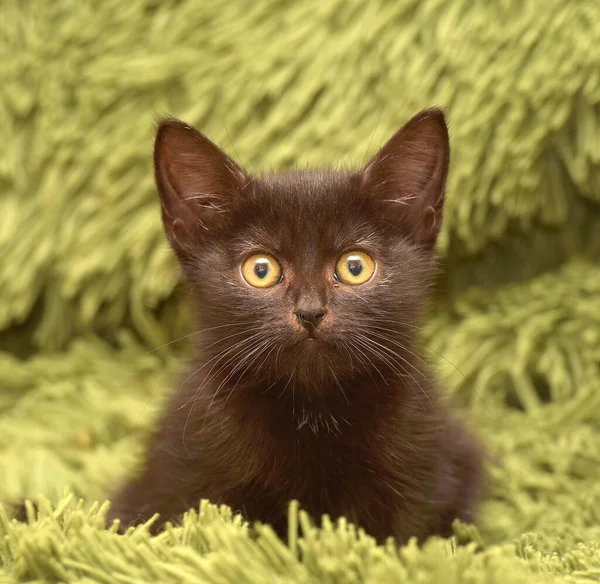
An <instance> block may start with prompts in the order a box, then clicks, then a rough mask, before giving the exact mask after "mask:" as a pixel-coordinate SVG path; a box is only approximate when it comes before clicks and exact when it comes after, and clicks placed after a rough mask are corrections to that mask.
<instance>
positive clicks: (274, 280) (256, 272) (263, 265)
mask: <svg viewBox="0 0 600 584" xmlns="http://www.w3.org/2000/svg"><path fill="white" fill-rule="evenodd" d="M242 276H244V280H246V282H248V284H250V286H254V287H255V288H269V287H271V286H275V284H278V283H279V281H280V280H281V266H280V265H279V262H278V261H277V260H276V259H275V258H274V257H273V256H270V255H267V254H263V253H259V254H256V255H253V256H250V257H249V258H248V259H246V260H244V263H243V264H242Z"/></svg>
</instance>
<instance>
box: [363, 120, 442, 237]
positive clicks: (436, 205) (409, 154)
mask: <svg viewBox="0 0 600 584" xmlns="http://www.w3.org/2000/svg"><path fill="white" fill-rule="evenodd" d="M449 158H450V144H449V140H448V128H447V126H446V121H445V119H444V114H443V113H442V111H441V110H439V109H437V108H434V109H428V110H424V111H422V112H421V113H419V114H417V115H416V116H415V117H414V118H412V119H411V120H410V121H409V122H408V123H407V124H406V125H405V126H403V127H402V128H401V129H400V130H399V131H398V132H396V134H394V135H393V136H392V137H391V138H390V140H389V141H388V142H387V143H386V144H385V145H384V146H383V147H382V148H381V150H380V151H379V152H378V153H377V154H376V155H375V156H374V157H373V159H372V160H371V161H370V162H369V163H368V164H367V166H366V168H365V170H364V171H363V175H362V180H363V186H364V187H365V188H367V189H368V191H369V193H370V194H371V195H372V196H374V197H376V198H377V199H379V201H381V203H382V205H383V207H382V212H383V213H385V214H386V217H387V218H388V219H389V220H391V221H396V222H397V223H398V225H399V227H401V228H402V229H403V230H404V231H405V232H406V233H407V234H408V236H409V237H410V238H411V239H412V240H413V241H414V242H415V243H419V244H422V245H425V246H427V247H433V246H434V244H435V241H436V239H437V236H438V233H439V230H440V225H441V222H442V211H443V207H444V189H445V186H446V177H447V175H448V164H449Z"/></svg>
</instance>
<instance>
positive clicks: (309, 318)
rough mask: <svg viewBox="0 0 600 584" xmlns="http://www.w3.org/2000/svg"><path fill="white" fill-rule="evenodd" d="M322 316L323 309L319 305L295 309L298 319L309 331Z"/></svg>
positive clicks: (316, 324) (317, 323)
mask: <svg viewBox="0 0 600 584" xmlns="http://www.w3.org/2000/svg"><path fill="white" fill-rule="evenodd" d="M324 316H325V311H324V310H323V308H321V307H320V306H314V307H310V308H308V307H307V308H298V309H297V310H296V317H297V318H298V321H299V322H300V324H301V325H302V326H303V327H304V328H305V329H306V330H307V331H308V332H309V333H310V332H312V331H313V329H315V328H317V326H318V325H319V323H320V322H321V321H322V320H323V317H324Z"/></svg>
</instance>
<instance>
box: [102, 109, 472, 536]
mask: <svg viewBox="0 0 600 584" xmlns="http://www.w3.org/2000/svg"><path fill="white" fill-rule="evenodd" d="M448 152H449V150H448V136H447V130H446V125H445V122H444V118H443V115H442V113H441V112H440V111H439V110H427V111H425V112H422V113H421V114H419V115H418V116H416V117H415V118H413V120H411V121H410V122H409V123H408V124H407V125H406V126H404V128H402V129H401V130H400V131H399V132H398V133H397V134H395V135H394V136H393V137H392V138H391V140H390V141H389V142H388V143H387V144H386V145H385V146H384V147H383V148H382V149H381V150H380V151H379V153H378V154H377V155H376V156H375V157H374V158H373V160H372V161H371V162H370V163H369V164H368V165H367V167H366V168H365V169H364V170H362V171H358V172H347V173H342V172H330V171H310V172H308V171H306V172H290V173H287V174H281V175H269V176H264V177H254V176H250V175H248V174H247V173H246V172H245V171H244V170H242V169H241V168H240V167H239V166H237V165H236V164H235V163H234V162H233V161H232V160H231V159H230V158H228V157H227V156H226V155H225V154H224V153H223V152H222V151H221V150H219V149H218V148H217V147H216V146H215V145H213V144H212V143H211V142H210V141H208V140H207V139H206V138H205V137H204V136H202V135H201V134H199V133H198V132H196V131H195V130H193V129H191V128H189V127H188V126H186V125H184V124H183V123H181V122H178V121H176V120H168V121H166V122H163V123H162V124H161V125H160V127H159V130H158V135H157V141H156V153H155V166H156V179H157V184H158V188H159V191H160V194H161V201H162V211H163V222H164V227H165V232H166V234H167V237H168V238H169V241H170V243H171V245H172V247H173V249H174V250H175V252H176V253H177V255H178V257H179V259H180V261H181V265H182V267H183V271H184V274H185V276H186V279H187V281H188V283H189V285H190V289H191V291H192V293H193V297H194V299H195V305H196V308H197V318H198V323H197V327H198V334H197V335H195V336H194V339H195V342H196V343H197V345H198V346H197V349H198V357H197V358H196V359H195V360H194V361H193V362H192V364H191V368H190V371H189V375H187V376H186V379H185V380H184V382H183V384H182V385H181V387H180V388H179V389H178V390H177V391H176V392H175V394H174V396H173V398H172V400H171V403H170V405H169V407H168V408H167V411H166V412H165V414H164V417H163V419H162V421H161V423H160V426H159V428H158V430H157V432H156V434H155V436H154V439H153V441H152V443H151V445H150V448H149V451H148V456H147V460H146V462H145V465H144V467H143V469H142V470H141V472H140V473H139V474H138V475H137V476H136V477H135V478H134V479H133V480H132V481H131V482H130V483H129V484H128V485H126V486H125V488H124V489H123V490H122V491H121V492H120V493H119V494H118V496H117V497H116V498H115V500H114V504H113V507H112V510H111V512H110V518H113V519H115V518H119V519H121V521H122V523H123V524H124V525H128V524H131V523H136V522H140V521H143V520H144V519H148V518H149V517H150V516H152V515H153V514H154V513H155V512H159V513H160V514H161V522H160V524H162V523H163V522H165V521H167V520H171V519H175V518H177V517H178V516H180V515H181V514H182V513H184V512H185V511H186V510H187V509H189V508H191V507H195V506H197V505H198V502H199V500H200V499H201V498H208V499H210V500H211V501H212V502H214V503H226V504H227V505H230V506H231V507H232V508H233V509H234V510H235V511H241V512H242V513H243V515H244V516H245V517H246V518H247V519H249V520H261V521H262V522H268V523H271V524H272V525H273V526H274V527H275V528H276V529H277V531H278V532H279V533H281V534H283V533H284V532H285V526H286V511H287V506H288V503H289V501H290V500H291V499H297V500H298V501H299V502H300V504H301V506H302V507H303V508H304V509H306V510H307V511H308V512H309V513H310V514H312V515H313V516H314V517H315V518H318V517H319V516H320V515H321V514H322V513H329V514H330V515H331V516H332V517H334V518H335V517H339V516H342V515H343V516H346V517H347V518H348V519H349V520H351V521H353V522H355V523H356V524H357V525H359V526H361V527H363V528H365V530H366V531H367V532H368V533H369V534H371V535H373V536H374V537H376V538H377V539H378V540H379V541H382V540H384V539H385V538H386V537H388V536H394V537H395V538H396V539H397V541H398V542H399V543H402V542H405V541H406V540H407V538H409V537H410V536H417V537H418V538H420V539H423V538H425V537H426V536H428V535H432V534H441V535H449V534H450V533H451V523H452V521H453V520H454V519H455V518H460V519H462V520H465V521H472V520H473V519H474V509H475V505H476V502H477V499H478V497H479V494H480V489H481V480H482V472H481V460H482V455H481V452H480V449H479V447H478V445H477V444H476V442H475V441H474V440H473V439H472V438H471V436H470V435H469V434H468V433H467V432H466V430H465V429H464V428H463V426H462V425H461V424H460V423H459V422H458V421H457V420H456V419H455V418H454V417H453V416H452V415H450V413H449V412H448V410H447V408H446V406H445V404H444V403H443V401H442V400H441V399H440V397H439V396H438V393H437V390H436V388H435V383H434V382H433V381H432V378H431V375H430V372H429V370H428V367H427V366H426V365H425V363H424V362H423V360H422V359H421V358H420V357H419V356H417V355H416V354H415V350H414V335H415V330H416V326H417V324H418V317H419V313H420V310H421V308H422V305H423V303H424V302H425V301H426V299H427V291H428V288H429V285H430V282H431V281H432V277H433V273H434V269H435V258H434V243H435V240H436V237H437V234H438V231H439V226H440V222H441V218H442V209H443V200H444V185H445V179H446V174H447V169H448ZM354 249H360V250H363V251H366V252H368V253H369V254H370V255H371V256H372V257H373V258H375V260H376V262H377V271H376V273H375V276H374V277H373V278H372V279H371V280H370V281H369V282H367V283H365V284H363V285H360V286H349V285H346V284H342V283H340V282H338V281H336V280H335V279H334V278H333V273H334V269H335V264H336V261H337V260H338V258H339V257H340V255H341V254H342V253H344V252H346V251H349V250H354ZM256 252H263V253H270V254H272V255H273V256H275V257H276V258H277V259H278V260H279V261H280V263H281V265H282V268H283V274H284V278H283V281H282V282H281V283H280V284H277V285H276V286H274V287H272V288H268V289H256V288H252V287H251V286H249V285H248V284H246V283H245V282H244V281H243V279H242V277H241V275H240V264H241V262H242V261H243V259H244V258H245V257H247V256H248V255H251V254H252V253H256ZM299 307H300V308H306V307H308V308H309V309H313V308H315V307H316V308H318V309H319V310H323V311H324V312H325V316H324V317H323V320H322V322H321V323H320V324H318V326H317V327H316V328H314V327H312V328H310V327H309V328H307V327H303V326H302V324H301V323H300V322H299V320H298V319H297V317H296V316H295V313H296V311H297V310H298V308H299ZM309 333H311V334H312V336H314V337H315V338H314V339H312V340H310V339H309V338H308V337H309V336H310V335H309ZM252 335H255V336H252Z"/></svg>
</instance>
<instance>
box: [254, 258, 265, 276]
mask: <svg viewBox="0 0 600 584" xmlns="http://www.w3.org/2000/svg"><path fill="white" fill-rule="evenodd" d="M268 273H269V262H267V261H266V260H259V261H257V262H256V263H255V264H254V274H255V275H256V277H257V278H260V279H261V280H262V279H263V278H266V277H267V274H268Z"/></svg>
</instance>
